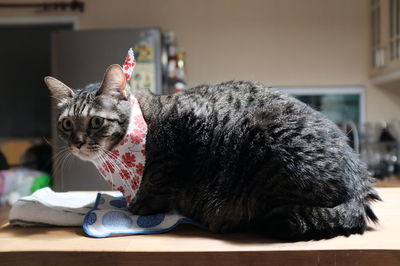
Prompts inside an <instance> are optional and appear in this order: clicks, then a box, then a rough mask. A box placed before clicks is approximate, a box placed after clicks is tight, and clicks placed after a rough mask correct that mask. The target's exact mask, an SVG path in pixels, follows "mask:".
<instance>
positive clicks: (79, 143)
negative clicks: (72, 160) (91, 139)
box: [72, 140, 85, 149]
mask: <svg viewBox="0 0 400 266" xmlns="http://www.w3.org/2000/svg"><path fill="white" fill-rule="evenodd" d="M83 144H85V142H84V141H81V140H78V141H74V142H73V143H72V145H73V146H75V147H76V148H78V149H80V148H81V147H82V146H83Z"/></svg>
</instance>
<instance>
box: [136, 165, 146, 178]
mask: <svg viewBox="0 0 400 266" xmlns="http://www.w3.org/2000/svg"><path fill="white" fill-rule="evenodd" d="M143 170H144V165H143V164H142V163H138V164H137V165H136V172H137V173H138V175H143Z"/></svg>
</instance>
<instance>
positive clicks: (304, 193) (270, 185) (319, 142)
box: [53, 81, 379, 240]
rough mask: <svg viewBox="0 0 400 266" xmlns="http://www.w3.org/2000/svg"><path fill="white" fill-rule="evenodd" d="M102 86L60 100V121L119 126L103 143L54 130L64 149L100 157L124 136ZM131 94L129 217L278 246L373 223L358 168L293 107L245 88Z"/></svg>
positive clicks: (116, 105)
mask: <svg viewBox="0 0 400 266" xmlns="http://www.w3.org/2000/svg"><path fill="white" fill-rule="evenodd" d="M102 86H104V85H100V84H96V85H89V86H88V87H87V88H85V89H83V90H80V91H78V92H77V93H75V94H74V96H73V97H72V98H71V97H69V99H68V97H67V99H68V100H65V98H64V99H60V100H61V101H60V102H61V103H62V104H60V111H61V118H60V119H62V115H63V113H68V115H70V117H75V119H76V120H74V121H75V123H81V122H82V120H85V119H86V118H85V117H81V116H80V115H81V114H83V113H84V112H83V111H85V110H89V111H88V113H89V116H91V115H99V116H100V115H107V116H109V117H111V116H112V115H111V114H110V113H109V112H112V113H113V115H114V116H117V117H118V119H117V120H118V121H119V123H115V124H113V125H114V127H113V130H111V129H110V128H107V129H105V132H107V134H106V135H107V136H105V137H104V139H101V137H100V136H99V135H96V134H93V132H89V131H88V130H87V129H86V128H85V127H84V126H80V127H77V128H79V130H81V131H82V132H73V133H71V135H66V134H65V132H62V130H61V131H60V136H61V137H62V138H64V139H66V140H67V141H69V142H70V144H71V145H73V139H74V138H72V135H73V134H75V133H81V134H83V135H86V136H87V138H88V140H86V143H91V142H94V143H96V144H97V145H103V143H105V144H104V146H103V148H105V149H108V150H110V149H112V147H113V143H116V142H117V141H118V140H119V139H120V138H121V137H122V136H123V135H124V133H125V130H126V121H127V119H128V118H129V115H128V114H129V108H125V107H126V106H125V105H124V104H123V103H124V102H125V101H126V100H124V99H122V100H121V99H119V100H117V99H116V98H115V97H114V96H113V97H104V96H102V95H101V93H100V94H99V91H101V89H99V88H101V87H102ZM124 86H125V84H124ZM133 93H134V95H135V96H136V97H137V99H138V100H139V103H140V106H141V109H142V111H143V115H144V117H145V120H146V122H147V124H148V134H147V137H146V145H147V146H146V166H145V169H144V174H143V179H142V184H141V186H140V189H139V192H138V195H137V200H136V202H135V203H134V204H132V205H131V211H132V212H133V213H135V214H141V215H150V214H154V213H159V212H167V211H169V210H171V209H176V210H178V211H179V212H181V213H182V214H183V215H186V216H187V217H190V218H192V219H194V220H196V221H198V222H200V223H203V224H205V225H206V226H208V227H209V229H210V230H211V231H213V232H222V233H224V232H232V231H239V230H254V229H255V230H259V231H261V232H263V233H265V234H267V235H268V236H272V237H275V238H279V239H286V240H309V239H321V238H330V237H334V236H337V235H345V236H349V235H350V234H362V233H363V232H364V231H365V230H366V228H367V220H368V219H370V220H371V221H373V222H376V221H377V217H376V216H375V214H374V213H373V211H372V210H371V207H370V202H371V201H373V200H379V196H378V195H377V193H376V192H375V191H374V189H373V188H371V185H372V184H373V179H372V178H371V177H370V176H369V173H368V171H367V169H366V167H365V165H364V164H363V163H362V162H360V160H359V158H358V155H357V154H355V153H354V152H353V150H352V149H351V148H350V147H349V145H348V144H347V137H346V136H345V135H344V134H343V133H342V132H341V131H340V130H339V129H338V128H337V127H336V125H335V124H334V123H332V122H331V121H329V120H328V119H326V118H325V117H324V116H323V115H322V114H321V113H319V112H317V111H315V110H313V109H312V108H310V107H309V106H307V105H305V104H303V103H301V102H300V101H298V100H296V99H294V98H292V97H289V96H287V95H284V94H281V93H280V92H277V91H275V90H273V89H271V88H269V87H267V86H264V85H263V84H260V83H254V82H245V81H238V82H235V81H230V82H224V83H220V84H216V85H202V86H198V87H195V88H192V89H189V90H187V91H184V92H180V93H176V94H173V95H164V96H156V95H152V94H151V93H149V92H148V91H134V92H133ZM53 94H56V93H55V92H53ZM110 105H111V106H110ZM66 110H68V111H66ZM73 110H75V112H74V111H73ZM105 118H106V117H105ZM110 123H111V122H110ZM124 125H125V126H124ZM104 127H105V128H106V127H107V125H104ZM110 134H111V136H110ZM95 156H96V155H95V153H94V154H93V158H94V157H95ZM86 159H89V160H90V158H86Z"/></svg>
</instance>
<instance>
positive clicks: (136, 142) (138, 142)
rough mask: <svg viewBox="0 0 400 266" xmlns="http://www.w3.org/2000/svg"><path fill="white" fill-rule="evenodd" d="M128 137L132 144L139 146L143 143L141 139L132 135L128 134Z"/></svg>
mask: <svg viewBox="0 0 400 266" xmlns="http://www.w3.org/2000/svg"><path fill="white" fill-rule="evenodd" d="M129 137H130V138H131V143H132V144H140V143H141V142H142V141H143V138H141V137H140V136H137V135H134V134H130V135H129Z"/></svg>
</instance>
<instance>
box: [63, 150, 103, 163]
mask: <svg viewBox="0 0 400 266" xmlns="http://www.w3.org/2000/svg"><path fill="white" fill-rule="evenodd" d="M70 150H71V153H72V154H73V155H75V156H76V157H78V158H79V159H81V160H83V161H96V160H97V159H98V158H99V157H100V156H101V152H100V150H99V149H95V148H86V147H81V148H80V149H78V148H76V147H70Z"/></svg>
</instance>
